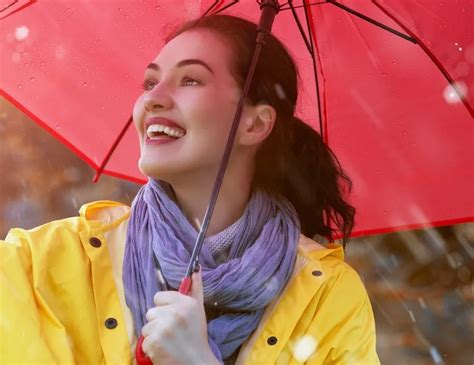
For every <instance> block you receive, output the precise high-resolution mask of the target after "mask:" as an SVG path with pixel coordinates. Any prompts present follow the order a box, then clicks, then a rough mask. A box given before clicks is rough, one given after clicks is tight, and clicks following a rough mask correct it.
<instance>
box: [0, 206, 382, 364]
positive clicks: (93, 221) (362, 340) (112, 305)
mask: <svg viewBox="0 0 474 365" xmlns="http://www.w3.org/2000/svg"><path fill="white" fill-rule="evenodd" d="M129 212H130V208H129V207H127V206H125V205H122V204H120V203H116V202H110V201H99V202H94V203H90V204H86V205H85V206H83V207H82V208H81V210H80V216H79V217H73V218H67V219H63V220H59V221H54V222H50V223H47V224H45V225H43V226H40V227H37V228H35V229H31V230H23V229H12V230H11V231H10V232H9V234H8V235H7V237H6V239H5V241H0V364H31V363H36V364H39V363H41V364H76V363H81V364H131V363H132V362H133V356H132V354H133V352H134V347H135V343H136V338H134V336H133V325H132V317H131V315H130V311H129V310H128V308H127V307H126V305H125V300H124V295H123V286H122V283H121V273H122V261H123V252H124V245H125V232H126V227H127V224H128V217H129V214H130V213H129ZM94 237H95V238H97V239H99V240H100V242H101V243H102V244H101V246H100V247H95V246H94V245H93V244H91V242H92V243H95V245H96V246H97V242H98V241H97V240H95V241H94V240H93V241H90V239H91V238H94ZM343 260H344V257H343V250H342V247H341V246H339V245H332V246H330V248H326V249H320V248H319V247H318V246H317V245H316V244H315V243H314V241H312V240H310V239H309V238H306V237H304V236H301V240H300V242H299V247H298V258H297V264H296V266H295V271H294V273H293V276H292V278H291V279H290V280H289V282H288V284H287V285H286V287H285V290H284V291H283V292H282V294H281V295H280V296H279V297H278V298H276V299H275V300H274V301H273V302H272V303H271V304H270V305H269V306H268V307H267V309H266V310H265V314H264V317H263V318H262V321H261V322H260V324H259V327H258V328H257V329H256V330H255V331H254V333H253V334H252V335H251V336H250V337H249V339H248V340H247V341H246V342H245V343H244V344H243V345H242V348H241V350H240V353H239V356H238V358H237V364H239V365H241V364H243V365H254V364H309V365H317V364H318V365H319V364H363V365H366V364H367V365H369V364H379V363H380V362H379V360H378V358H377V354H376V352H375V326H374V318H373V313H372V308H371V305H370V301H369V298H368V296H367V293H366V291H365V288H364V286H363V284H362V282H361V280H360V278H359V276H358V275H357V273H356V272H355V271H354V270H353V269H352V268H351V267H350V266H349V265H347V264H346V263H344V261H343ZM317 271H320V272H321V275H313V272H314V273H315V274H319V273H318V272H317ZM108 318H114V319H116V320H117V327H115V328H113V329H109V328H107V327H106V325H105V321H106V320H107V319H108ZM272 336H274V337H275V338H276V343H275V344H273V345H270V344H269V343H268V342H267V341H268V338H270V337H272ZM313 348H314V351H313V352H312V353H305V351H306V352H308V349H309V351H310V350H311V349H313ZM310 352H311V351H310Z"/></svg>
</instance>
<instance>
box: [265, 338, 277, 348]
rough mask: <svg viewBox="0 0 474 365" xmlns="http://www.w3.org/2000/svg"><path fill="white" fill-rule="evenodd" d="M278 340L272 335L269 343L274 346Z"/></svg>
mask: <svg viewBox="0 0 474 365" xmlns="http://www.w3.org/2000/svg"><path fill="white" fill-rule="evenodd" d="M277 342H278V339H277V338H276V337H275V336H270V337H268V339H267V343H268V344H269V345H272V346H273V345H274V344H276V343H277Z"/></svg>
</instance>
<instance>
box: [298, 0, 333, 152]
mask: <svg viewBox="0 0 474 365" xmlns="http://www.w3.org/2000/svg"><path fill="white" fill-rule="evenodd" d="M303 1H305V2H306V0H303ZM310 12H311V10H310V7H309V6H307V7H305V8H304V14H305V17H306V25H307V27H308V34H309V40H310V42H311V43H310V44H311V52H310V53H311V61H312V62H311V63H312V65H313V74H314V82H315V86H316V99H317V101H318V117H319V132H320V134H321V136H322V138H323V141H324V142H325V143H326V144H328V142H329V141H328V134H327V128H326V130H325V129H324V128H323V116H322V112H321V97H320V95H319V79H318V68H317V66H316V54H315V52H314V43H315V41H316V40H315V37H316V32H314V29H313V28H312V27H311V24H312V23H311V20H310V18H309V15H310V14H309V13H310ZM321 73H322V69H321ZM325 122H326V120H325Z"/></svg>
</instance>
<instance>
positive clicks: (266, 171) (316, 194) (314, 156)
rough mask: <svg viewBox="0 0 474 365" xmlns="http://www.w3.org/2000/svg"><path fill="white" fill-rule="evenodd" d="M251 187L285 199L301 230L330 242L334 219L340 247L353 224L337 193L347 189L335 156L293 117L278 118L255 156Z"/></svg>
mask: <svg viewBox="0 0 474 365" xmlns="http://www.w3.org/2000/svg"><path fill="white" fill-rule="evenodd" d="M254 186H255V187H257V186H259V187H261V188H263V189H266V190H267V191H268V192H269V193H273V194H280V195H283V196H284V197H286V198H287V199H288V200H289V201H290V202H291V203H292V204H293V206H294V207H295V209H296V211H297V212H298V215H299V219H300V222H301V232H302V233H303V234H304V235H305V236H308V237H314V236H315V235H320V236H324V237H326V238H327V239H328V240H329V241H330V242H332V241H333V233H334V232H336V231H337V230H336V229H333V228H331V222H334V223H335V224H336V226H337V228H338V230H339V232H341V233H342V235H343V246H344V247H345V245H346V243H347V241H348V240H349V236H350V233H351V231H352V228H353V225H354V216H355V208H354V207H353V206H351V205H350V204H348V203H347V202H346V201H345V200H344V198H343V197H342V193H343V192H344V189H345V188H346V187H347V190H348V191H347V193H350V191H351V190H352V181H351V179H350V178H349V177H348V176H347V175H346V174H345V172H344V170H343V169H342V167H341V165H340V163H339V161H338V159H337V157H336V156H335V154H334V153H333V152H332V150H331V149H330V148H329V146H327V145H326V144H325V143H324V141H323V140H322V138H321V136H320V135H319V133H318V132H317V131H315V130H314V129H313V128H311V127H310V126H308V125H307V124H305V123H304V122H302V121H301V120H300V119H298V118H296V117H294V116H293V117H289V118H288V119H287V120H278V121H277V122H276V123H275V126H274V128H273V131H272V133H271V134H270V136H269V137H268V138H267V140H266V141H265V142H264V143H263V145H262V146H261V148H260V149H259V151H258V152H257V156H256V173H255V178H254Z"/></svg>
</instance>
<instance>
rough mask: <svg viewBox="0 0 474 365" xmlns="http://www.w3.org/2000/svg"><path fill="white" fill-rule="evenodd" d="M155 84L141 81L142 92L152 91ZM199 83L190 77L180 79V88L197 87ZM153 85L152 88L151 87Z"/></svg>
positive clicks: (149, 81)
mask: <svg viewBox="0 0 474 365" xmlns="http://www.w3.org/2000/svg"><path fill="white" fill-rule="evenodd" d="M189 82H191V83H193V84H192V85H189ZM155 84H156V82H154V81H151V80H145V81H143V83H142V84H141V87H142V89H143V90H144V91H150V90H151V89H153V87H154V85H155ZM200 84H201V83H200V82H199V81H198V80H196V79H193V78H191V77H187V76H185V77H183V78H182V79H181V85H182V86H197V85H200ZM152 85H153V86H152Z"/></svg>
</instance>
